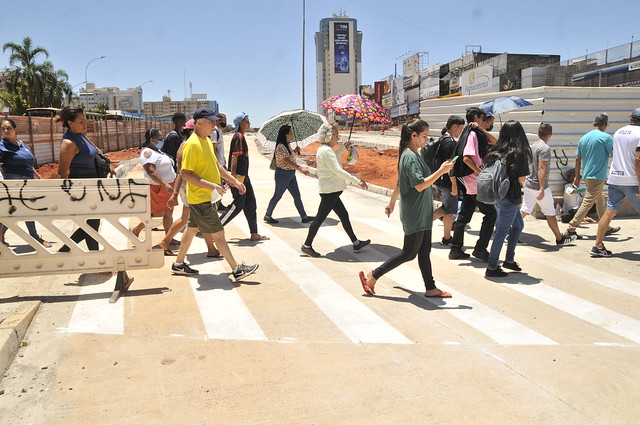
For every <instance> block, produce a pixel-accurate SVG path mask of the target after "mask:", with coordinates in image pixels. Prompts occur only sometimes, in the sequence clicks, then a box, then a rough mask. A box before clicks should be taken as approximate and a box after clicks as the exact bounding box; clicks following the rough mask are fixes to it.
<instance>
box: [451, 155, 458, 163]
mask: <svg viewBox="0 0 640 425" xmlns="http://www.w3.org/2000/svg"><path fill="white" fill-rule="evenodd" d="M458 157H459V155H456V156H454V157H453V158H451V162H456V160H457V159H458Z"/></svg>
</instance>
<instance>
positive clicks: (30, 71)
mask: <svg viewBox="0 0 640 425" xmlns="http://www.w3.org/2000/svg"><path fill="white" fill-rule="evenodd" d="M7 49H9V50H10V51H11V54H10V55H9V65H11V66H15V68H14V69H12V70H11V71H9V73H10V74H13V75H11V76H10V78H9V80H11V81H12V82H13V83H14V86H13V87H11V86H10V87H9V89H10V90H9V91H11V89H12V88H13V91H14V93H16V94H18V95H20V96H22V98H23V100H25V101H26V104H27V105H28V106H29V107H31V106H35V105H36V100H37V99H38V98H39V97H40V96H41V94H42V91H43V84H42V83H43V82H42V76H41V74H42V71H43V68H42V65H39V64H37V63H36V57H37V56H38V55H41V54H42V55H44V56H45V57H47V58H48V57H49V52H48V51H47V49H45V48H44V47H40V46H37V47H33V45H32V41H31V37H25V38H24V39H23V40H22V45H20V44H16V43H11V42H8V43H5V44H4V45H3V46H2V51H3V52H5V51H7Z"/></svg>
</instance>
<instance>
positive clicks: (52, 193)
mask: <svg viewBox="0 0 640 425" xmlns="http://www.w3.org/2000/svg"><path fill="white" fill-rule="evenodd" d="M88 220H90V222H89V223H88V222H87V221H88ZM96 220H99V221H100V226H99V228H98V230H96V229H94V227H92V226H91V224H94V226H95V224H96V223H97V222H96ZM138 221H142V222H144V223H145V224H146V227H145V229H144V230H143V232H142V233H141V234H140V237H136V236H135V235H134V234H133V233H131V231H130V230H129V229H130V227H132V225H131V224H136V223H137V222H138ZM0 222H1V223H2V224H4V225H5V226H7V227H8V230H9V232H12V234H9V233H7V235H6V236H7V237H6V239H9V236H10V237H11V241H12V243H10V244H9V245H5V244H0V277H19V276H39V275H51V274H69V273H94V272H109V271H111V272H113V271H116V272H118V277H117V279H116V287H115V289H114V293H113V295H112V296H111V299H110V302H115V301H117V299H118V298H119V297H120V296H121V295H122V293H123V292H124V291H126V290H127V289H128V287H129V285H130V284H131V282H132V281H133V279H132V278H130V277H129V276H128V275H127V271H128V270H137V269H149V268H159V267H162V266H163V264H164V256H163V252H162V250H161V249H155V250H154V249H153V248H152V247H153V243H152V238H151V228H152V227H153V226H152V225H151V213H150V197H149V182H148V180H146V179H133V178H122V179H118V178H115V179H114V178H104V179H66V180H62V179H51V180H0ZM30 222H34V223H35V229H36V232H37V233H36V234H34V235H32V234H30V233H33V231H31V232H29V228H31V229H33V228H34V224H33V223H30ZM130 222H131V224H130ZM96 227H97V226H96ZM45 229H46V230H47V231H48V232H46V233H44V232H43V230H45ZM76 229H82V230H84V231H85V232H86V234H88V235H89V236H90V237H91V238H93V239H94V240H95V241H97V242H98V244H99V248H98V250H94V251H92V250H89V249H87V247H86V242H84V241H80V242H79V243H76V242H74V241H73V240H72V239H71V235H72V233H73V232H74V231H75V230H76ZM43 233H44V234H45V235H47V238H49V237H50V236H49V235H52V236H53V237H51V238H50V240H51V241H53V242H54V244H53V246H52V247H50V248H47V247H45V246H44V245H43V244H42V241H40V240H38V239H36V238H37V237H38V236H39V235H42V234H43ZM74 239H77V238H74ZM15 240H17V241H18V243H14V241H15ZM61 249H62V251H61Z"/></svg>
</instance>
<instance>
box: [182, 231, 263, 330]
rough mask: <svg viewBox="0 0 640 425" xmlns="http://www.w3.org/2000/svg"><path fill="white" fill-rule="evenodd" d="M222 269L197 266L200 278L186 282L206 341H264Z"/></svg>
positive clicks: (220, 265) (209, 264) (215, 265)
mask: <svg viewBox="0 0 640 425" xmlns="http://www.w3.org/2000/svg"><path fill="white" fill-rule="evenodd" d="M202 245H204V242H203V243H202ZM195 249H197V247H195ZM205 249H206V247H205ZM225 266H227V263H226V262H221V261H207V262H206V263H204V264H201V265H198V270H199V271H200V275H199V276H198V277H197V278H196V277H190V278H188V279H189V283H190V284H191V288H192V289H193V295H194V297H195V300H196V303H197V304H198V310H199V311H200V315H201V316H202V320H203V322H204V325H205V329H206V331H207V337H208V338H209V339H228V340H251V341H266V340H267V337H266V335H265V334H264V332H263V331H262V329H261V328H260V325H258V323H257V322H256V320H255V319H254V317H253V315H252V314H251V312H250V311H249V309H248V308H247V306H246V304H245V303H244V302H243V301H242V298H241V297H240V294H238V291H236V290H235V287H234V286H233V283H232V282H231V280H230V279H229V278H228V277H226V276H225V274H226V273H228V270H226V269H225ZM227 267H228V266H227ZM220 275H223V276H220Z"/></svg>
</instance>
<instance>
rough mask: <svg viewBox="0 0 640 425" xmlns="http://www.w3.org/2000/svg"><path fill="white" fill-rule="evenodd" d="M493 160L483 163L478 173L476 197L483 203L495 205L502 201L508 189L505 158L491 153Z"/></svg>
mask: <svg viewBox="0 0 640 425" xmlns="http://www.w3.org/2000/svg"><path fill="white" fill-rule="evenodd" d="M492 158H493V160H492V161H490V162H487V163H485V165H484V167H482V171H481V172H480V174H478V194H477V195H476V199H477V200H478V201H480V202H482V203H484V204H489V205H495V204H497V203H498V202H500V201H502V200H503V199H504V197H505V196H506V195H507V192H508V191H509V185H510V183H509V175H508V173H507V163H506V160H505V159H504V158H503V157H501V156H496V155H492Z"/></svg>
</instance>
